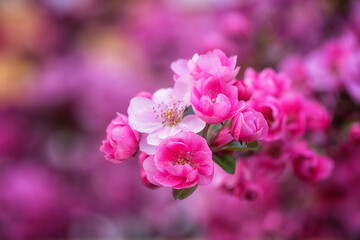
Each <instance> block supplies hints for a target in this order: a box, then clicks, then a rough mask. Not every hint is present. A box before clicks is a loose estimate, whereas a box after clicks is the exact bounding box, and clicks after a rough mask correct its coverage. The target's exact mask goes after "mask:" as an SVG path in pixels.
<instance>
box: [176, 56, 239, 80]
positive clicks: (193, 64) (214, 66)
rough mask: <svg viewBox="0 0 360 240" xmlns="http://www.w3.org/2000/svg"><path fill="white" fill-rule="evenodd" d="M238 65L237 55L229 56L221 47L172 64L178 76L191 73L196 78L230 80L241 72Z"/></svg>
mask: <svg viewBox="0 0 360 240" xmlns="http://www.w3.org/2000/svg"><path fill="white" fill-rule="evenodd" d="M235 66H236V56H232V57H230V58H228V57H227V56H226V55H225V53H224V52H223V51H221V50H219V49H215V50H213V51H209V52H207V53H206V54H202V55H198V54H195V55H194V56H193V57H192V59H191V60H189V61H186V60H185V59H179V60H177V61H176V62H173V63H172V64H171V69H172V70H173V71H174V72H175V75H176V76H182V75H191V76H192V77H193V78H194V79H195V80H199V79H204V78H205V79H206V78H209V77H215V78H219V79H221V80H223V81H224V82H230V81H232V80H234V79H235V76H236V75H237V74H238V72H239V69H240V68H239V67H235Z"/></svg>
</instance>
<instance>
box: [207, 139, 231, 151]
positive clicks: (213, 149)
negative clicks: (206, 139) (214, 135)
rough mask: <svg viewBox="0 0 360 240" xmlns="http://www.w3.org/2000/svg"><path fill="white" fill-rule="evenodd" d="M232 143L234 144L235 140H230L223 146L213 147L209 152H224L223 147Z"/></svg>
mask: <svg viewBox="0 0 360 240" xmlns="http://www.w3.org/2000/svg"><path fill="white" fill-rule="evenodd" d="M233 142H235V139H233V140H231V141H230V142H228V143H226V144H225V145H222V146H217V147H213V148H211V151H212V152H218V151H221V150H224V148H225V147H227V146H228V145H230V144H232V143H233Z"/></svg>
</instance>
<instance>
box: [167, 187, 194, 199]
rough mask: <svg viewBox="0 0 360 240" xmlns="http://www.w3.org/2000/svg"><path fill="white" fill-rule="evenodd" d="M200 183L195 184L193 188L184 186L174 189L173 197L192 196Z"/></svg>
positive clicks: (183, 197)
mask: <svg viewBox="0 0 360 240" xmlns="http://www.w3.org/2000/svg"><path fill="white" fill-rule="evenodd" d="M197 186H198V185H195V186H193V187H191V188H182V189H173V192H172V193H173V198H174V200H177V199H178V200H183V199H185V198H187V197H188V196H190V195H191V194H192V193H193V192H194V191H195V190H196V188H197Z"/></svg>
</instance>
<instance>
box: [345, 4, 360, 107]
mask: <svg viewBox="0 0 360 240" xmlns="http://www.w3.org/2000/svg"><path fill="white" fill-rule="evenodd" d="M359 5H360V4H359ZM344 80H345V87H346V89H347V91H348V93H349V94H350V96H351V97H352V99H353V101H354V102H356V103H357V104H360V49H358V50H357V51H356V52H355V53H353V54H352V55H351V57H349V59H348V61H347V65H346V73H345V78H344Z"/></svg>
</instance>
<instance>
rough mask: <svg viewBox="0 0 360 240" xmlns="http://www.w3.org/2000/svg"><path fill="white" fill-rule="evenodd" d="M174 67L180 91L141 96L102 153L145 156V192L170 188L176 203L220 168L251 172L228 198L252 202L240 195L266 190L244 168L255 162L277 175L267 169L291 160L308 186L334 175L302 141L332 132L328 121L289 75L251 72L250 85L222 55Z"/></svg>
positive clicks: (116, 158)
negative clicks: (310, 135) (308, 135)
mask: <svg viewBox="0 0 360 240" xmlns="http://www.w3.org/2000/svg"><path fill="white" fill-rule="evenodd" d="M171 68H172V70H173V71H174V87H173V88H166V89H159V90H157V91H156V92H155V93H154V94H151V93H148V92H141V93H139V94H138V95H136V96H135V97H134V98H133V99H131V101H130V105H129V107H128V111H127V113H128V117H127V116H125V115H123V114H118V116H117V118H116V119H114V120H113V121H112V122H111V123H110V125H109V126H108V128H107V138H106V140H105V141H103V145H102V146H101V147H100V150H101V151H102V152H104V153H105V158H106V159H107V160H110V161H112V162H122V161H123V160H125V159H127V158H130V157H131V156H133V155H134V154H135V153H136V152H137V151H138V150H139V151H140V152H141V154H140V164H141V174H142V180H143V182H144V184H145V185H146V186H149V187H158V186H164V187H171V188H173V189H174V190H173V194H174V198H175V199H182V198H185V197H187V196H188V195H190V194H191V193H192V192H193V191H194V190H195V188H196V187H197V186H198V185H199V186H203V185H207V184H209V183H210V182H212V180H213V177H214V168H215V167H214V163H216V164H217V165H219V166H220V167H221V168H222V169H223V170H224V171H225V172H226V173H225V172H223V174H234V173H235V175H233V176H232V177H230V178H235V179H238V177H239V176H238V173H239V172H244V171H245V172H249V174H247V175H248V177H247V178H244V177H243V176H242V177H241V178H242V180H241V181H240V180H238V181H235V182H237V183H238V184H240V185H241V187H240V185H238V184H236V186H231V187H230V188H231V189H237V190H236V191H230V192H233V193H236V195H238V196H245V197H246V196H247V197H246V198H249V199H251V198H252V197H251V196H253V195H251V194H250V195H251V196H250V195H249V193H247V194H245V193H244V194H243V193H241V191H240V190H239V189H244V191H245V189H249V188H251V187H250V185H251V186H253V187H252V188H253V189H261V186H260V187H259V186H257V184H258V183H257V182H256V180H255V175H254V176H253V175H252V172H253V171H252V170H250V168H249V169H248V170H246V169H245V168H247V167H248V165H249V164H240V163H239V162H240V161H242V160H243V159H249V160H251V162H252V163H251V165H255V170H256V171H255V172H257V171H260V170H261V169H263V168H264V166H265V165H266V166H267V167H268V169H267V172H271V171H273V169H270V167H269V166H271V165H279V164H280V165H281V166H284V165H285V164H286V162H288V161H289V162H291V164H292V166H293V169H294V173H295V175H296V176H298V177H299V178H300V179H302V180H304V181H308V182H314V181H317V180H321V179H324V178H326V177H327V176H328V175H329V174H330V173H331V169H332V161H331V160H330V159H329V158H327V157H321V156H318V154H317V153H315V152H314V151H313V150H310V149H309V148H308V147H307V146H306V144H305V143H303V140H302V139H303V138H302V137H303V136H304V134H305V132H306V130H311V131H316V130H324V129H326V128H327V126H328V125H329V120H330V117H329V115H328V114H327V111H326V109H325V108H324V107H322V106H321V105H320V103H318V102H316V101H315V100H314V99H308V98H304V97H303V96H302V95H300V94H299V93H297V92H296V91H295V90H294V89H292V88H291V83H292V80H291V79H290V78H289V77H288V76H287V75H285V74H283V73H276V72H275V71H274V70H273V69H270V68H266V69H264V70H263V71H261V72H259V73H258V72H256V71H255V70H253V69H252V68H247V69H246V70H245V73H244V79H243V80H242V81H240V80H237V79H236V76H237V75H238V72H239V67H236V56H232V57H227V56H226V55H225V53H224V52H222V51H221V50H218V49H215V50H213V51H209V52H207V53H206V54H202V55H199V54H195V55H194V56H193V57H192V58H191V59H189V60H186V59H180V60H178V61H176V62H174V63H172V64H171ZM318 116H320V117H318ZM299 145H301V146H302V148H301V149H300V147H299ZM304 149H305V150H304ZM282 153H286V156H288V158H286V157H284V156H283V154H282ZM284 158H286V159H284ZM281 159H283V160H281ZM236 161H237V162H238V163H237V164H236ZM266 162H267V164H266ZM236 166H237V167H236ZM235 168H237V170H236V171H235ZM239 168H242V170H240V169H239ZM251 168H253V167H251ZM274 168H275V167H274ZM276 169H278V168H276ZM241 175H243V174H241ZM222 176H223V175H222V174H219V178H220V180H219V181H218V182H220V185H221V186H222V188H223V189H224V188H225V189H226V188H227V187H226V186H229V184H227V183H226V181H227V180H228V178H229V177H222ZM247 185H248V186H247ZM254 186H256V187H254ZM228 188H229V187H228ZM231 189H228V190H231Z"/></svg>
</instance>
